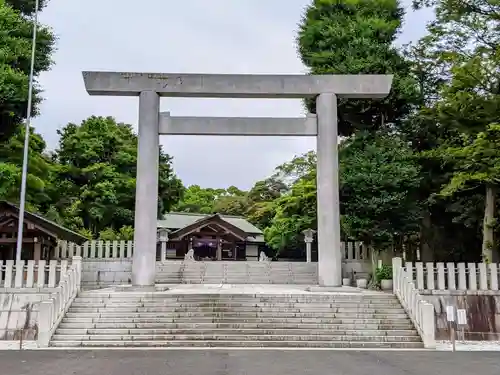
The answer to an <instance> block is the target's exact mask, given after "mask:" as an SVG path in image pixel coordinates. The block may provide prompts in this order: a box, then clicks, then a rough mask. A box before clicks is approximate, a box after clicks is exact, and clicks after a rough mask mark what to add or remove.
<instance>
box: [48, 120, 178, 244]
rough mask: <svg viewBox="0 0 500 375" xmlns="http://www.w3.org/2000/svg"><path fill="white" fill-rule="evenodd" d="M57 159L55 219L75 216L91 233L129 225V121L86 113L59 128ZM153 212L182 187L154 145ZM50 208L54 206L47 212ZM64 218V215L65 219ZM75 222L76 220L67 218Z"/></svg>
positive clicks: (132, 158) (132, 164)
mask: <svg viewBox="0 0 500 375" xmlns="http://www.w3.org/2000/svg"><path fill="white" fill-rule="evenodd" d="M59 135H60V140H59V148H58V149H57V150H56V153H55V160H56V161H57V162H58V163H59V166H58V171H57V177H56V178H55V179H54V184H55V186H56V187H55V190H54V194H55V196H56V197H58V198H59V199H58V200H56V199H54V202H57V203H56V209H55V212H57V213H59V215H60V216H61V220H70V224H71V223H72V222H71V220H73V218H72V217H69V215H68V213H67V212H66V210H71V213H72V214H73V215H74V214H75V213H77V215H76V216H79V217H80V218H81V219H82V225H83V226H84V227H85V228H87V229H89V230H90V231H91V232H92V233H93V234H94V235H95V236H97V235H98V234H99V233H100V232H101V231H103V230H104V229H106V228H112V229H114V230H118V229H120V228H122V227H124V226H127V225H133V222H134V207H135V175H136V162H137V136H136V135H135V134H134V132H133V130H132V126H131V125H128V124H123V123H117V122H116V121H115V120H114V119H113V118H112V117H106V118H104V117H94V116H93V117H90V118H88V119H86V120H84V121H83V122H82V123H81V124H80V125H76V124H71V123H70V124H68V125H67V126H66V127H64V128H63V129H62V130H61V131H59ZM159 173H160V176H159V191H158V196H159V200H158V201H159V202H158V204H159V214H160V215H161V214H162V213H164V212H166V211H168V210H169V209H170V208H171V207H172V206H173V205H174V204H175V203H177V201H178V200H179V199H180V197H181V195H182V192H183V187H182V184H181V182H180V180H179V179H178V178H177V177H176V176H175V175H174V174H173V171H172V167H171V158H170V157H169V156H168V155H166V154H165V153H163V152H162V151H161V149H160V172H159ZM52 212H54V210H53V211H52ZM66 218H67V219H66ZM72 224H74V225H77V224H78V223H72Z"/></svg>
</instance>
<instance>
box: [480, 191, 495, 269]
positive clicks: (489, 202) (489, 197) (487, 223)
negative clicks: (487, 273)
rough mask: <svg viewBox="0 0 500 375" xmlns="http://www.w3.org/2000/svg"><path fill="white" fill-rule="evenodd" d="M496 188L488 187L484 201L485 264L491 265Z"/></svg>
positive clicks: (493, 243)
mask: <svg viewBox="0 0 500 375" xmlns="http://www.w3.org/2000/svg"><path fill="white" fill-rule="evenodd" d="M495 190H496V189H495V186H494V185H491V184H487V185H486V198H485V201H484V220H483V262H486V263H491V261H492V260H493V251H494V247H495V240H494V223H495V195H496V191H495Z"/></svg>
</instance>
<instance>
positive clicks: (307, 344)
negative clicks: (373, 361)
mask: <svg viewBox="0 0 500 375" xmlns="http://www.w3.org/2000/svg"><path fill="white" fill-rule="evenodd" d="M50 345H51V346H53V347H80V346H86V347H117V346H118V347H174V348H176V347H177V348H180V347H202V348H203V347H205V348H206V347H215V348H243V347H245V348H249V347H266V348H353V349H357V348H359V349H361V348H376V349H381V348H391V349H403V348H404V349H420V348H423V344H422V343H421V342H406V341H403V342H373V341H350V342H349V341H245V342H242V341H224V340H185V341H181V340H177V341H126V340H120V341H118V340H116V341H114V340H113V341H104V340H99V341H98V340H95V341H94V340H82V341H66V340H65V341H57V340H54V341H52V342H51V343H50Z"/></svg>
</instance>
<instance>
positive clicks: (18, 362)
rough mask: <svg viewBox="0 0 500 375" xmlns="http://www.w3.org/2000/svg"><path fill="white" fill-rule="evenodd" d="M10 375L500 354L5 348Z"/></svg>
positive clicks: (422, 373) (447, 363)
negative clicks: (23, 349)
mask: <svg viewBox="0 0 500 375" xmlns="http://www.w3.org/2000/svg"><path fill="white" fill-rule="evenodd" d="M0 369H1V371H0V373H1V374H6V375H7V374H8V375H53V374H67V375H100V374H103V375H104V374H106V375H115V374H116V375H153V374H154V375H157V374H158V375H160V374H161V375H163V374H168V375H170V374H172V375H198V374H200V375H263V374H273V375H285V374H286V375H295V374H297V375H298V374H301V375H304V374H318V375H320V374H321V375H324V374H329V375H403V374H404V375H429V374H432V375H457V374H478V375H498V374H499V373H500V361H499V359H498V353H494V352H461V353H450V352H426V351H363V352H358V351H310V350H307V351H306V350H297V351H278V350H232V351H227V350H142V351H136V350H95V351H87V350H80V351H78V350H76V351H63V350H52V351H42V350H36V351H4V352H0Z"/></svg>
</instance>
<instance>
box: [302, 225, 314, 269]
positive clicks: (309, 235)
mask: <svg viewBox="0 0 500 375" xmlns="http://www.w3.org/2000/svg"><path fill="white" fill-rule="evenodd" d="M315 233H316V231H315V230H314V229H306V230H304V231H303V232H302V234H304V242H305V243H306V262H307V263H311V244H312V242H313V240H314V234H315Z"/></svg>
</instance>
